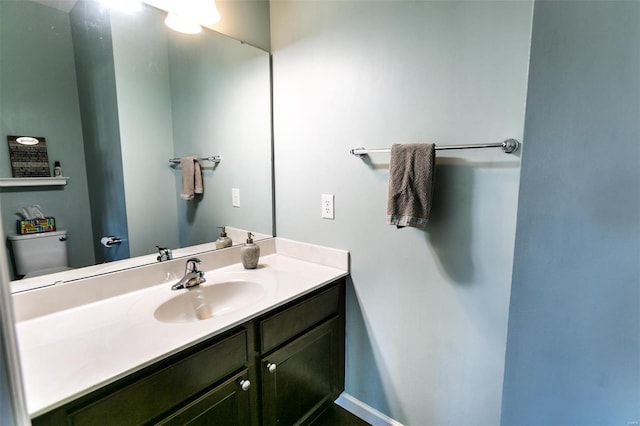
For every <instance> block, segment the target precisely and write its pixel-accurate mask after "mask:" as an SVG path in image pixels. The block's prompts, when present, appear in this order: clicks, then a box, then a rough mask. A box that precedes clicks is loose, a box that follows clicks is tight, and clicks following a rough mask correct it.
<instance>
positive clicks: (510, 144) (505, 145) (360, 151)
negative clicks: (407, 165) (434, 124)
mask: <svg viewBox="0 0 640 426" xmlns="http://www.w3.org/2000/svg"><path fill="white" fill-rule="evenodd" d="M519 146H520V142H518V141H517V140H515V139H507V140H506V141H504V142H498V143H485V144H476V145H442V146H436V151H439V150H446V149H474V148H502V151H503V152H505V153H507V154H510V153H512V152H515V151H517V150H518V147H519ZM349 152H350V153H351V154H353V155H355V156H356V157H363V156H365V155H367V154H369V153H372V152H391V148H381V149H366V148H353V149H352V150H351V151H349Z"/></svg>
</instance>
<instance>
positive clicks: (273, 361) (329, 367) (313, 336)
mask: <svg viewBox="0 0 640 426" xmlns="http://www.w3.org/2000/svg"><path fill="white" fill-rule="evenodd" d="M339 325H340V320H339V317H338V316H336V317H333V318H331V319H329V320H327V321H326V322H324V323H323V324H321V325H319V326H318V327H316V328H314V329H312V330H311V331H309V332H307V333H305V334H303V335H302V336H300V337H299V338H297V339H296V340H294V341H292V342H291V343H289V344H287V345H285V346H284V347H282V348H281V349H279V350H277V351H275V352H273V353H272V354H270V355H268V356H266V357H264V358H263V359H262V369H261V375H262V409H263V422H264V424H265V425H276V424H279V425H294V424H300V423H304V422H305V421H307V420H311V419H312V418H313V416H314V415H315V414H317V412H318V410H320V409H323V408H324V407H326V406H328V405H329V404H331V403H332V402H333V401H334V400H335V399H336V398H337V397H338V395H339V394H340V392H341V390H342V388H343V383H342V375H341V371H342V368H344V360H343V359H342V358H343V355H342V351H341V350H340V336H342V334H341V333H340V332H339V330H340V329H339Z"/></svg>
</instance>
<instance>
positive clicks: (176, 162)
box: [169, 155, 222, 164]
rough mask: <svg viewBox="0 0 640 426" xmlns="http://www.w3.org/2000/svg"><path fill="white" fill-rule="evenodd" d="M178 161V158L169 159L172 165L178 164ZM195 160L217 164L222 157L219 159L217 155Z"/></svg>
mask: <svg viewBox="0 0 640 426" xmlns="http://www.w3.org/2000/svg"><path fill="white" fill-rule="evenodd" d="M180 160H181V159H180V158H171V159H169V162H170V163H173V164H180ZM196 160H198V161H211V162H213V163H219V162H220V161H222V157H220V156H219V155H212V156H211V157H204V158H196Z"/></svg>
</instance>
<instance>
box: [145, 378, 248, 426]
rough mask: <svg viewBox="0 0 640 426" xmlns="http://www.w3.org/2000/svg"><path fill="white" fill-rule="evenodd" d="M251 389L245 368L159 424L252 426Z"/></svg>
mask: <svg viewBox="0 0 640 426" xmlns="http://www.w3.org/2000/svg"><path fill="white" fill-rule="evenodd" d="M250 392H255V390H254V389H252V384H250V383H249V381H248V379H247V370H244V371H242V372H241V373H239V374H237V375H235V376H234V377H232V378H230V379H229V380H227V381H226V382H224V383H222V384H221V385H219V386H217V387H215V388H213V389H212V390H210V391H209V392H207V393H205V394H204V395H203V396H201V397H200V398H198V399H196V400H195V401H193V402H192V403H191V404H189V405H187V406H186V407H184V408H182V409H180V410H178V411H177V412H176V413H174V414H172V415H171V416H169V417H168V418H166V419H164V420H162V421H160V422H158V423H157V424H158V425H167V426H168V425H172V426H173V425H176V426H177V425H191V426H198V425H202V426H205V425H206V426H208V425H225V426H227V425H229V426H230V425H238V426H249V425H250V424H251V415H250V410H251V408H250V399H249V394H250Z"/></svg>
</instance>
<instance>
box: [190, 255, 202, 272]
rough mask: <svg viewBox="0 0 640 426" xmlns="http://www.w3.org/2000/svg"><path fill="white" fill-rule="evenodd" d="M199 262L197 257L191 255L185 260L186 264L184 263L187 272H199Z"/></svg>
mask: <svg viewBox="0 0 640 426" xmlns="http://www.w3.org/2000/svg"><path fill="white" fill-rule="evenodd" d="M200 262H201V260H200V259H198V258H197V257H192V258H190V259H188V260H187V265H186V269H187V272H199V271H198V264H199V263H200Z"/></svg>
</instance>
